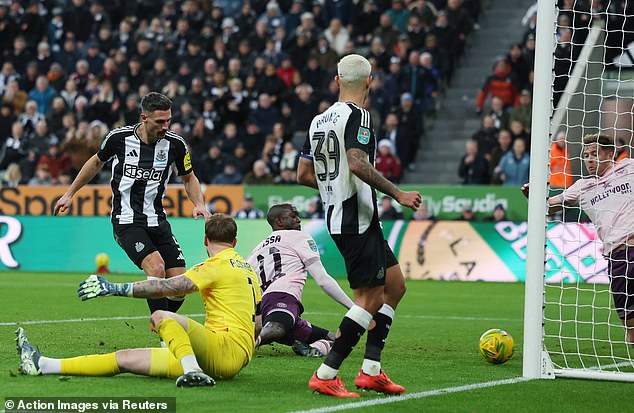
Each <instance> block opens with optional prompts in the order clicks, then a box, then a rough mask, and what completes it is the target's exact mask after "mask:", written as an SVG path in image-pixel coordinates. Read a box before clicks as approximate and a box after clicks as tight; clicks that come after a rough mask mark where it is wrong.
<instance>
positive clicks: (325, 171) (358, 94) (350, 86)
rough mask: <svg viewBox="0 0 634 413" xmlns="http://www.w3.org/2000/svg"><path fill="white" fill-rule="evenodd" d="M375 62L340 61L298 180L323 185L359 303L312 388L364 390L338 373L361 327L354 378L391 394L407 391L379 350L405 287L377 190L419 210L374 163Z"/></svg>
mask: <svg viewBox="0 0 634 413" xmlns="http://www.w3.org/2000/svg"><path fill="white" fill-rule="evenodd" d="M370 70H371V66H370V63H369V62H368V61H367V60H366V59H365V58H363V57H362V56H359V55H348V56H346V57H344V58H343V59H341V61H340V62H339V64H338V65H337V77H336V81H337V84H338V86H339V101H338V102H336V103H335V104H333V105H332V106H331V107H330V108H328V109H327V110H326V111H325V112H324V113H322V114H320V115H317V116H315V118H314V119H313V121H312V122H311V124H310V129H309V133H308V136H307V138H306V144H305V145H304V150H303V151H302V152H303V153H302V156H301V158H300V161H299V166H298V173H297V176H298V182H299V183H301V184H303V185H307V186H311V187H313V188H317V189H319V193H320V195H321V198H322V200H323V202H324V206H325V209H326V223H327V225H328V231H329V232H330V234H331V236H332V238H333V240H334V241H335V244H337V247H338V248H339V251H340V252H341V254H342V255H343V257H344V260H345V263H346V271H347V273H348V281H349V282H350V288H352V289H353V290H354V303H355V305H354V306H353V307H352V308H350V310H348V312H347V313H346V316H345V317H344V319H343V320H342V322H341V324H340V325H339V332H340V335H339V337H338V338H337V339H336V340H335V342H334V344H333V346H332V350H331V351H330V353H329V354H328V357H327V358H326V360H325V361H324V363H323V364H322V365H321V366H320V367H319V369H318V370H317V372H316V373H315V374H314V375H313V377H312V378H311V379H310V381H309V383H308V385H309V387H310V388H311V389H312V390H313V391H317V392H320V393H324V394H328V395H332V396H336V397H359V395H358V394H357V393H351V392H348V391H347V390H346V389H345V387H344V385H343V383H342V382H341V379H340V378H339V377H337V374H338V371H339V367H340V365H341V363H342V362H343V360H344V359H345V358H346V357H348V355H349V354H350V352H351V351H352V349H353V348H354V346H355V345H356V344H357V343H358V342H359V339H360V337H361V335H362V334H363V333H364V332H365V331H366V330H368V327H369V326H370V323H371V322H372V320H373V319H374V322H375V323H376V325H375V327H374V328H372V329H371V330H369V331H368V338H367V344H366V351H365V358H364V360H363V365H362V367H361V370H359V374H358V376H357V377H356V379H355V385H356V386H357V387H360V388H364V389H371V390H376V391H377V392H381V393H386V394H401V393H403V392H404V391H405V388H404V387H403V386H399V385H398V384H395V383H393V382H392V381H391V380H390V379H389V378H388V377H387V375H385V373H384V372H383V370H381V362H380V360H381V351H382V350H383V346H384V345H385V339H386V337H387V334H388V332H389V328H390V324H391V323H392V319H393V317H394V309H395V308H396V306H397V304H398V303H399V301H400V300H401V298H402V297H403V294H404V293H405V281H404V277H403V273H402V272H401V269H400V266H399V265H398V261H397V260H396V257H395V256H394V253H393V252H392V250H391V249H390V247H389V245H387V242H385V239H384V238H383V232H382V230H381V226H380V224H379V217H378V212H377V205H376V204H377V200H376V192H375V190H379V191H381V192H383V193H384V194H387V195H389V196H391V197H392V198H394V199H396V200H397V201H398V202H399V203H400V204H401V205H403V206H406V207H410V208H412V209H413V210H416V209H417V208H418V207H419V206H420V204H421V201H422V199H421V196H420V194H419V193H418V192H405V191H401V190H399V189H398V188H397V187H396V186H395V185H394V184H393V183H391V182H390V181H388V180H387V179H386V178H384V177H383V176H382V175H381V174H380V173H379V172H378V171H377V170H376V169H375V168H374V158H375V151H376V138H375V135H374V130H373V127H372V121H371V119H370V114H369V112H368V111H367V110H365V109H363V108H362V106H363V103H364V101H365V99H366V97H367V96H368V91H369V88H370V83H371V81H372V76H371V75H370Z"/></svg>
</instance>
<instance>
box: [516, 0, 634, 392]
mask: <svg viewBox="0 0 634 413" xmlns="http://www.w3.org/2000/svg"><path fill="white" fill-rule="evenodd" d="M556 3H557V1H556V0H539V1H538V15H537V32H536V55H535V72H534V75H535V82H534V84H535V90H534V98H533V118H532V144H531V166H530V167H531V172H530V198H529V203H528V204H529V205H528V207H529V209H528V244H527V260H526V293H525V308H524V309H525V314H524V348H523V374H524V376H525V377H530V378H554V377H570V378H583V379H594V380H620V381H634V346H632V345H630V344H628V343H627V341H626V332H625V329H624V328H623V326H622V323H621V320H620V319H619V318H618V316H617V312H616V310H615V308H614V303H613V299H612V293H611V291H610V288H609V283H608V281H609V278H608V275H607V262H606V260H605V259H604V258H603V257H602V253H603V248H604V247H603V244H602V242H601V241H600V240H599V238H598V236H597V232H596V229H595V227H594V226H593V224H592V223H589V222H587V220H586V219H585V217H584V215H583V214H580V213H579V210H578V209H576V208H568V207H566V208H564V212H563V214H562V215H558V216H556V217H549V219H548V220H547V215H546V214H547V204H546V199H547V197H548V193H549V188H548V178H549V164H550V160H551V159H550V156H551V155H552V154H550V153H549V148H550V147H551V142H552V137H553V136H554V135H559V134H561V133H563V135H565V147H566V148H567V155H566V157H567V160H566V161H565V162H567V165H568V166H569V170H566V171H567V172H566V173H567V174H569V175H572V177H573V178H574V179H575V180H576V179H581V178H585V177H587V176H588V172H587V171H586V170H584V167H583V159H582V144H581V142H582V140H583V137H584V136H585V135H588V134H597V133H601V134H605V135H607V136H608V137H610V138H611V139H613V140H614V141H615V149H616V152H617V155H620V157H619V160H620V159H621V158H622V157H625V156H626V154H627V153H628V152H629V149H630V148H631V146H632V143H634V142H633V140H634V138H633V132H634V118H633V115H632V113H633V112H634V98H633V96H634V7H631V6H627V5H626V3H623V2H613V1H609V2H604V3H606V4H605V8H604V9H600V10H597V9H590V8H589V7H588V8H587V9H584V8H583V4H585V2H584V3H583V4H582V2H577V1H574V2H573V4H574V5H573V9H572V10H566V9H561V10H559V9H557V8H556ZM623 5H625V7H623ZM628 7H629V8H628ZM546 85H548V86H546ZM623 150H624V152H623ZM552 156H553V157H554V156H561V154H559V155H552ZM617 165H618V164H617ZM566 185H570V184H569V183H567V184H566ZM593 188H594V189H590V186H587V187H586V190H587V191H596V196H597V198H596V199H597V202H598V201H599V200H601V199H603V198H605V197H607V196H609V194H608V195H605V194H604V192H605V191H607V190H608V188H607V187H606V188H603V185H602V184H600V185H594V187H593ZM551 189H552V188H551ZM602 205H604V204H602ZM601 208H606V207H605V206H602V207H601ZM613 212H615V213H616V211H613ZM615 225H618V224H615Z"/></svg>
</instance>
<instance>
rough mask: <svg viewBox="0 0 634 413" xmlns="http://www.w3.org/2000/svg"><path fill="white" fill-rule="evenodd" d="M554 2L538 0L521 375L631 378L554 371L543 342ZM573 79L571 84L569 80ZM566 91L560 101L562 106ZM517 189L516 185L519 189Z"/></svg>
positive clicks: (554, 128) (613, 373)
mask: <svg viewBox="0 0 634 413" xmlns="http://www.w3.org/2000/svg"><path fill="white" fill-rule="evenodd" d="M556 3H557V1H556V0H538V9H537V32H536V36H535V40H536V52H535V71H534V75H535V78H534V84H535V89H534V95H533V112H532V133H531V135H532V141H531V152H530V154H531V159H530V164H531V167H530V177H529V182H530V197H529V200H528V229H529V230H528V241H527V259H526V285H525V302H524V346H523V376H524V377H527V378H542V379H554V378H555V377H569V378H581V379H593V380H618V381H631V382H634V373H623V372H618V371H601V370H599V369H592V368H575V369H573V368H566V369H557V368H555V366H554V365H553V363H552V362H551V359H550V356H549V354H548V352H547V351H546V349H545V346H544V308H545V304H544V303H545V287H544V282H545V259H546V248H545V247H546V226H547V221H546V215H547V204H546V199H547V197H548V177H549V149H550V143H551V142H552V140H551V139H552V134H553V133H556V132H557V128H558V127H559V125H557V124H555V123H558V122H561V116H555V118H557V117H559V121H557V119H553V116H554V112H555V111H554V110H552V99H551V98H552V96H551V94H552V90H551V85H552V84H553V73H552V71H553V64H554V55H553V51H554V49H555V36H554V33H555V28H556V24H557V10H556ZM569 83H572V82H569ZM565 95H566V93H564V95H563V96H562V99H561V102H560V107H561V105H562V104H563V105H566V102H567V100H566V98H565ZM518 190H519V189H518Z"/></svg>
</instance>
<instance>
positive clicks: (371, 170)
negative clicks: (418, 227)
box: [346, 148, 399, 198]
mask: <svg viewBox="0 0 634 413" xmlns="http://www.w3.org/2000/svg"><path fill="white" fill-rule="evenodd" d="M346 156H347V158H348V165H349V167H350V171H351V172H352V173H353V174H355V175H356V176H358V177H359V179H361V180H362V181H363V182H365V183H366V184H368V185H370V186H371V187H373V188H374V189H377V190H379V191H381V192H383V193H384V194H386V195H389V196H391V197H392V198H396V195H397V194H398V192H399V189H398V187H397V186H396V185H394V184H393V183H392V182H390V181H389V180H388V179H387V178H385V177H384V176H383V175H381V173H380V172H379V171H377V170H376V168H375V167H374V166H372V164H371V163H370V162H369V161H368V154H367V153H365V152H364V151H362V150H361V149H357V148H351V149H348V150H347V151H346Z"/></svg>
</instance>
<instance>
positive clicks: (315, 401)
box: [0, 272, 632, 412]
mask: <svg viewBox="0 0 634 413" xmlns="http://www.w3.org/2000/svg"><path fill="white" fill-rule="evenodd" d="M83 278H84V277H83V276H82V275H79V274H38V273H21V272H13V273H9V272H2V273H0V290H1V291H2V292H3V294H2V312H1V313H0V323H7V322H20V321H22V322H23V321H28V320H64V319H77V318H88V317H115V316H121V317H126V316H145V315H147V307H146V304H145V302H144V301H143V300H132V299H125V298H107V299H102V300H93V301H89V302H85V303H83V302H81V301H80V300H79V299H77V297H76V289H77V284H78V283H79V281H81V280H82V279H83ZM110 278H111V279H112V280H114V281H122V280H124V279H130V278H131V277H129V276H128V277H126V276H121V275H116V276H115V275H113V276H111V277H110ZM345 289H346V290H347V286H345ZM523 292H524V285H523V284H497V283H460V282H435V281H409V282H408V291H407V295H406V296H405V299H404V300H403V302H402V303H401V305H400V307H399V308H398V310H397V312H396V319H395V321H394V324H393V326H392V331H391V333H390V336H389V339H388V343H387V346H386V350H385V352H384V355H383V363H384V367H385V369H386V371H387V372H388V373H389V375H390V376H391V377H392V378H393V379H394V380H395V381H397V382H399V383H401V384H403V385H405V386H406V387H407V391H408V393H410V394H411V393H416V392H422V391H431V390H436V389H443V388H449V387H456V386H463V385H469V384H474V383H482V382H488V381H492V380H501V379H508V378H515V377H519V376H521V375H522V353H521V343H522V333H523V322H522V313H523ZM557 294H558V291H557V290H555V291H553V292H550V291H549V295H548V296H549V299H552V298H554V297H556V295H557ZM575 294H577V293H575ZM580 297H581V299H582V300H586V297H584V296H583V294H582V295H580ZM304 306H305V308H306V314H305V318H306V319H308V320H309V321H311V322H314V323H315V324H317V325H320V326H322V327H326V328H329V329H336V327H337V325H338V323H339V321H340V319H341V316H342V315H343V313H344V310H343V309H342V308H341V307H340V306H338V305H337V304H336V303H334V302H333V301H332V300H330V299H329V298H328V297H327V296H326V295H325V294H323V293H322V292H321V291H320V290H319V289H318V288H317V287H316V285H315V284H314V283H312V282H309V283H308V285H307V287H306V289H305V293H304ZM548 311H549V310H548V309H547V314H548ZM570 311H572V310H569V309H568V308H566V311H565V312H564V313H565V314H564V316H565V317H573V318H574V312H573V313H571V312H570ZM607 311H608V310H604V313H603V316H605V317H607V313H606V312H607ZM180 312H181V313H183V314H185V313H187V314H193V313H201V312H203V309H202V303H201V300H200V298H199V297H198V296H191V297H189V298H188V299H187V301H186V303H185V305H184V306H183V308H182V309H181V311H180ZM596 316H597V315H596V314H595V317H596ZM198 319H199V320H201V319H200V318H198ZM616 323H618V321H617V322H616ZM24 327H25V328H26V330H27V333H28V335H29V338H30V339H31V341H32V342H33V343H34V344H36V345H38V346H39V347H40V349H41V350H42V352H43V353H44V354H45V355H48V356H51V357H70V356H75V355H80V354H89V353H107V352H111V351H116V350H117V349H122V348H128V347H148V346H156V345H157V344H158V338H157V336H156V335H155V334H153V333H151V332H150V330H149V323H148V319H147V318H142V319H127V320H107V321H83V322H75V323H69V322H66V323H56V324H53V323H47V324H35V325H25V326H24ZM489 328H502V329H505V330H507V331H508V332H510V333H511V334H512V335H513V337H514V339H515V344H516V347H515V348H516V353H515V355H514V357H513V358H512V359H511V360H510V361H509V362H507V363H506V364H503V365H491V364H488V363H486V362H484V360H483V359H482V358H481V356H480V355H479V353H478V348H477V341H478V338H479V336H480V334H482V332H484V331H485V330H487V329H489ZM566 328H568V327H566ZM15 329H16V326H15V325H11V326H2V325H0V363H1V365H2V367H3V369H2V372H1V373H0V397H1V398H4V397H7V396H33V397H45V396H69V397H70V396H94V397H117V396H144V397H146V396H147V397H151V396H162V397H172V396H174V397H176V398H177V411H179V412H199V411H200V412H202V411H212V412H251V411H264V412H288V411H296V410H306V409H311V408H318V407H327V406H333V405H337V404H343V403H350V401H349V400H336V399H333V398H328V397H324V396H320V395H315V394H311V393H310V391H309V390H308V387H307V382H308V378H309V377H310V375H311V374H312V372H313V371H314V370H315V369H316V368H317V367H318V365H319V361H318V360H315V359H307V358H301V357H297V356H295V355H294V354H293V353H292V351H291V350H290V349H289V348H286V347H284V346H280V345H275V347H271V346H268V347H265V348H263V349H261V350H259V351H257V352H256V356H255V357H254V359H253V360H252V362H251V364H250V365H249V366H248V367H246V368H245V369H244V370H243V371H242V372H241V373H240V374H239V375H238V376H237V377H236V378H234V379H233V380H231V381H226V382H219V383H218V384H217V385H216V387H214V388H205V389H177V388H176V387H175V386H174V381H173V380H171V379H156V378H147V377H139V376H133V375H130V374H123V375H120V376H117V377H109V378H87V377H72V378H70V379H69V378H60V377H58V376H44V377H22V376H19V375H17V365H18V357H17V355H16V352H15V344H14V341H13V338H14V334H13V332H14V331H15ZM621 336H622V334H621ZM362 348H363V346H362V345H359V346H358V348H357V349H355V351H354V352H353V353H352V355H351V356H350V358H349V359H348V360H346V362H345V363H344V365H343V366H342V370H341V375H342V378H343V380H344V382H346V383H348V384H349V388H352V387H353V386H351V385H352V381H353V377H354V375H355V373H356V370H357V369H358V368H359V366H360V363H361V359H362V356H363V351H362ZM619 351H623V349H622V348H619ZM624 354H626V353H624ZM631 389H632V385H631V384H626V383H617V382H600V381H584V380H566V379H556V380H537V381H530V382H521V383H515V384H509V385H503V386H497V387H490V388H483V389H477V390H469V391H463V392H457V393H449V394H440V395H434V396H430V397H425V398H419V399H410V400H403V401H399V402H396V403H390V404H387V405H382V406H372V407H362V408H360V409H356V410H355V411H358V412H378V411H382V412H422V411H426V412H431V411H439V412H440V411H442V412H447V411H448V412H486V411H490V410H493V409H496V410H499V409H504V410H505V411H513V412H516V411H518V412H552V411H557V412H577V411H587V412H590V411H597V412H598V411H618V410H621V411H623V410H626V409H628V407H627V406H629V405H630V404H631V401H630V400H629V397H628V396H627V394H629V393H630V392H631ZM624 395H625V396H624ZM374 399H384V397H383V396H380V395H376V394H373V393H363V394H362V398H361V400H364V401H366V400H374ZM391 400H392V399H391ZM393 400H398V399H393Z"/></svg>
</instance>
